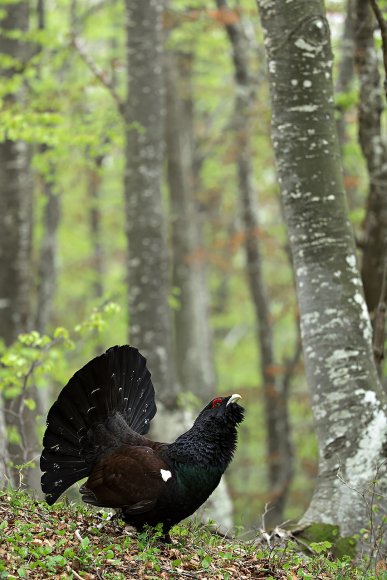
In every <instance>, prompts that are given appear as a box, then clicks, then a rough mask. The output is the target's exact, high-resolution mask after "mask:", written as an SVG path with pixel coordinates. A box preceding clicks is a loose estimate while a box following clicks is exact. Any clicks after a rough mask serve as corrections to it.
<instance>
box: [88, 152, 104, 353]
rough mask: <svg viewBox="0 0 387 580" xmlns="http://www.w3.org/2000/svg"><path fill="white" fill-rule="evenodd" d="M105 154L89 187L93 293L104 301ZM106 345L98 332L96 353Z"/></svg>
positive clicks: (93, 171)
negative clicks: (102, 179) (103, 203)
mask: <svg viewBox="0 0 387 580" xmlns="http://www.w3.org/2000/svg"><path fill="white" fill-rule="evenodd" d="M103 159H104V158H103V156H102V155H101V156H99V157H97V158H96V159H95V160H93V166H92V167H91V168H90V169H89V170H88V189H89V202H90V211H89V228H90V241H91V252H92V264H93V276H94V277H93V283H92V295H93V297H94V298H95V299H96V300H98V301H99V302H101V301H102V298H103V295H104V275H105V264H104V250H103V242H102V225H101V209H100V202H101V170H102V164H103ZM103 350H104V345H103V344H102V342H101V340H100V338H99V334H98V333H97V334H96V345H95V352H96V354H98V353H101V352H103Z"/></svg>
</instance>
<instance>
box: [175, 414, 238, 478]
mask: <svg viewBox="0 0 387 580" xmlns="http://www.w3.org/2000/svg"><path fill="white" fill-rule="evenodd" d="M212 427H213V426H212V425H209V426H207V425H203V424H200V423H195V424H194V425H193V426H192V427H191V429H190V430H189V431H187V432H186V433H183V434H182V435H180V437H178V438H177V439H176V441H175V442H174V443H171V444H170V445H169V446H168V455H169V456H170V457H171V458H173V459H175V460H177V461H179V462H183V463H191V462H193V463H195V464H200V465H203V466H204V465H207V466H208V465H211V466H214V467H220V468H221V469H222V470H224V469H226V467H227V465H228V464H229V463H230V461H231V459H232V456H233V453H234V450H235V447H236V441H237V431H236V427H235V426H234V425H224V426H223V428H222V429H221V430H220V429H215V428H212Z"/></svg>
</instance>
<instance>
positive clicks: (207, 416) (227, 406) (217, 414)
mask: <svg viewBox="0 0 387 580" xmlns="http://www.w3.org/2000/svg"><path fill="white" fill-rule="evenodd" d="M241 398H242V397H241V396H240V395H238V394H234V395H230V396H229V397H216V398H215V399H213V400H212V401H210V402H209V403H208V405H206V406H205V407H204V409H203V410H202V411H201V413H199V415H198V417H197V419H196V421H195V423H198V422H200V423H212V422H214V423H220V424H224V425H229V426H230V427H236V426H237V425H238V424H239V423H241V422H242V421H243V418H244V409H243V407H240V406H239V405H238V404H237V401H238V400H239V399H241Z"/></svg>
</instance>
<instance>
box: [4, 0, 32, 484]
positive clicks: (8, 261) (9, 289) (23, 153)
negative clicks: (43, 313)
mask: <svg viewBox="0 0 387 580" xmlns="http://www.w3.org/2000/svg"><path fill="white" fill-rule="evenodd" d="M4 10H5V12H6V15H5V17H4V18H3V19H2V28H3V30H6V31H7V32H8V33H9V34H7V35H6V34H3V35H0V53H2V54H4V55H6V56H7V57H10V58H12V59H16V60H17V61H19V62H20V63H23V62H24V61H25V60H26V59H27V57H28V55H29V52H30V47H29V46H28V44H27V43H26V42H25V40H24V39H23V33H25V32H26V31H27V29H28V18H29V3H28V2H17V3H15V4H9V5H6V6H4ZM15 31H16V33H17V34H15ZM20 33H21V36H19V35H20ZM14 73H15V71H14V70H13V69H12V68H7V69H6V70H1V71H0V74H1V76H2V77H5V78H6V79H9V78H11V77H12V75H13V74H14ZM20 98H22V97H21V95H14V94H9V95H7V97H6V99H7V100H8V102H9V105H10V106H12V104H14V102H15V101H16V100H17V99H20ZM0 188H1V195H0V222H1V224H0V271H1V276H0V309H1V316H0V336H1V337H2V338H3V340H4V342H5V344H6V345H10V344H11V343H12V342H14V341H15V340H16V338H17V336H18V334H19V333H21V332H26V331H27V330H28V329H29V328H30V322H31V304H30V298H31V290H32V280H31V254H32V252H31V250H32V179H31V170H30V150H29V147H28V146H27V145H26V143H23V142H21V141H10V140H5V141H4V142H2V143H0ZM35 395H36V393H35ZM24 396H25V393H22V394H21V395H19V396H17V397H15V398H12V399H3V409H4V423H5V426H6V429H7V431H8V435H9V434H12V433H13V434H15V433H17V434H18V436H19V437H20V442H19V441H17V439H15V438H14V437H13V438H11V440H10V439H9V437H8V439H7V449H6V455H7V456H8V458H9V460H10V461H11V462H12V465H13V466H14V467H12V468H11V469H10V471H9V473H8V475H9V478H10V480H11V483H12V484H13V485H18V484H19V470H18V469H17V467H15V466H18V465H22V464H24V463H25V462H26V461H29V460H30V459H31V458H32V457H34V456H35V455H36V454H37V448H38V444H37V437H36V432H35V415H34V413H32V412H31V411H29V410H28V409H27V407H26V406H24V404H23V401H24ZM32 396H34V393H32ZM36 476H37V470H28V471H27V472H26V481H25V482H24V483H27V485H29V486H31V487H36V486H37V477H36Z"/></svg>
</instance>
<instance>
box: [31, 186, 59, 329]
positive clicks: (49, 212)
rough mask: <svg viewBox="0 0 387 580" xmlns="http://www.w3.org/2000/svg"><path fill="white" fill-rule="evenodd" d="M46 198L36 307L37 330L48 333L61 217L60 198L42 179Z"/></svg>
mask: <svg viewBox="0 0 387 580" xmlns="http://www.w3.org/2000/svg"><path fill="white" fill-rule="evenodd" d="M42 188H43V194H44V197H45V207H44V215H43V228H44V231H43V238H42V243H41V248H40V255H39V268H38V288H37V306H36V320H35V326H36V329H37V330H38V331H39V332H41V333H44V332H47V327H48V325H49V323H50V322H52V309H53V301H54V296H55V290H56V281H57V246H58V240H57V234H58V225H59V217H60V197H59V194H58V193H56V192H54V191H53V189H52V187H51V183H50V182H48V181H46V180H45V178H44V177H43V178H42Z"/></svg>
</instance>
